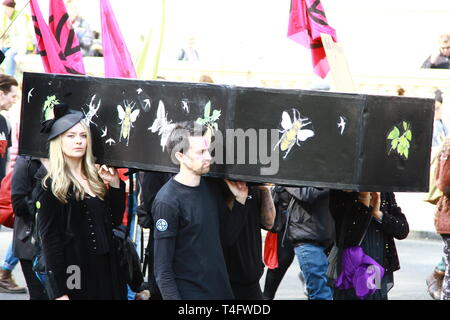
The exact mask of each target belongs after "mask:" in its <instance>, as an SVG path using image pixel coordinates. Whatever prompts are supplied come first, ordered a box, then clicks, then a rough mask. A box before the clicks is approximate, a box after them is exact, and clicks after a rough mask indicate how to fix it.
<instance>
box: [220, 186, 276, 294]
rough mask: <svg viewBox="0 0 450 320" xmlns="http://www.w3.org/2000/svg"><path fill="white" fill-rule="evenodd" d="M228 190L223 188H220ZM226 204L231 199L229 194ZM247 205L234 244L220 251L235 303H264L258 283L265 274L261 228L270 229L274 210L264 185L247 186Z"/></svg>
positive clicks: (270, 197)
mask: <svg viewBox="0 0 450 320" xmlns="http://www.w3.org/2000/svg"><path fill="white" fill-rule="evenodd" d="M223 189H224V190H225V191H227V189H228V188H227V187H226V185H225V186H224V187H223ZM227 193H228V195H225V197H226V199H227V203H229V204H230V203H232V202H233V200H234V197H233V195H232V194H231V192H230V191H228V192H227ZM248 194H249V195H248V197H247V201H246V206H247V207H248V214H247V216H246V219H245V221H244V225H243V227H242V230H241V232H240V233H239V236H238V238H237V240H236V242H235V243H234V244H232V245H230V246H224V247H223V252H224V256H225V262H226V264H227V269H228V275H229V277H230V283H231V288H232V289H233V294H234V297H235V298H236V299H237V300H263V295H262V292H261V287H260V285H259V280H260V279H261V277H262V275H263V273H264V263H263V259H262V237H261V228H263V229H266V230H270V229H271V228H272V227H273V223H274V219H275V207H274V203H273V199H272V195H271V193H270V190H269V189H268V188H267V187H265V186H249V191H248Z"/></svg>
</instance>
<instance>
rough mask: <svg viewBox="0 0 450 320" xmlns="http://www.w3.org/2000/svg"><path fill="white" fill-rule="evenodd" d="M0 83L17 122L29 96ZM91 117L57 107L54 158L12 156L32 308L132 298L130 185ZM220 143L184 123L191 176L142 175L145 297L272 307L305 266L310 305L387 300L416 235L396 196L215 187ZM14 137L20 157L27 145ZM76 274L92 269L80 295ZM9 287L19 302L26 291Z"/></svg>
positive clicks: (180, 150)
mask: <svg viewBox="0 0 450 320" xmlns="http://www.w3.org/2000/svg"><path fill="white" fill-rule="evenodd" d="M2 79H3V80H2ZM0 80H2V81H3V82H1V81H0V84H1V83H5V84H4V85H3V86H0V90H1V91H0V96H1V95H2V94H3V95H5V96H8V95H11V97H10V98H9V100H8V101H9V102H3V104H2V108H3V109H7V108H9V107H10V106H11V105H12V104H13V103H14V102H16V99H17V89H18V88H17V86H18V84H17V82H16V81H15V80H14V78H12V77H9V76H7V75H2V76H1V77H0ZM83 118H84V114H83V113H82V112H80V111H75V110H74V109H72V108H70V106H67V105H64V104H59V105H56V106H55V107H54V118H53V119H50V120H46V121H44V122H43V123H42V130H41V132H42V134H43V135H44V136H45V137H46V139H48V141H49V155H48V159H38V158H32V157H27V156H18V157H17V156H16V157H14V155H13V156H12V157H10V159H13V161H14V165H13V166H12V169H11V170H12V172H13V173H12V183H11V185H12V187H11V198H12V206H13V209H14V212H15V214H16V218H15V219H16V220H15V224H14V235H13V237H14V240H13V243H14V246H13V248H14V250H13V253H14V255H15V256H16V257H17V259H18V260H20V263H21V267H22V271H23V273H24V277H25V280H26V284H27V287H28V292H29V295H30V299H71V300H72V299H88V300H90V299H127V296H128V290H129V288H128V286H129V285H130V279H129V277H127V272H126V270H125V269H124V268H123V265H122V264H121V260H122V258H123V257H121V255H122V254H123V251H120V250H119V249H118V243H117V241H116V240H115V236H114V229H115V228H117V227H118V226H120V225H121V224H122V223H123V216H124V212H125V211H126V209H125V203H126V196H125V195H126V190H125V183H124V181H122V180H121V178H120V177H119V174H118V172H117V170H115V169H113V168H108V167H106V166H104V165H102V166H100V165H98V164H96V163H95V159H94V157H93V151H92V142H91V133H90V129H89V125H87V124H86V123H85V121H84V119H83ZM0 120H2V118H0ZM5 123H6V120H5ZM4 127H5V128H4V129H3V130H4V131H5V132H6V133H8V126H7V125H5V126H4ZM15 134H17V132H16V133H15ZM212 134H213V129H212V128H210V127H205V126H202V125H199V124H197V123H196V122H193V121H192V122H190V121H189V122H183V123H178V124H177V125H176V126H175V127H174V129H173V130H172V132H171V134H170V136H169V138H168V141H167V145H166V147H167V151H168V152H169V153H172V152H174V155H175V157H176V159H177V160H178V162H179V164H180V167H179V172H178V173H177V174H169V173H161V172H142V173H141V174H140V178H139V179H138V181H139V183H138V186H139V187H138V191H139V197H140V199H141V208H140V210H144V211H145V212H146V216H147V221H145V223H143V225H145V226H148V227H149V229H150V239H149V245H148V246H147V252H146V255H147V256H148V263H147V265H146V267H145V268H146V272H148V281H147V283H148V285H147V286H142V287H141V288H142V289H144V287H145V289H147V290H149V292H150V294H149V296H150V297H151V299H164V300H166V299H186V300H191V299H200V300H202V299H208V300H209V299H240V300H245V299H250V300H263V299H273V298H274V297H275V293H276V290H277V287H278V285H279V283H280V281H281V278H282V277H283V275H284V273H285V271H286V269H287V267H288V266H289V264H290V263H291V262H292V260H293V257H294V256H296V257H297V260H298V262H299V265H300V269H301V274H302V277H303V279H304V282H305V287H306V288H305V290H306V293H307V297H308V299H311V300H332V299H335V300H349V299H351V300H352V299H374V300H386V299H388V292H389V290H390V289H391V288H392V287H393V285H394V276H393V273H394V272H395V271H397V270H398V269H399V268H400V262H399V258H398V254H397V251H396V246H395V242H394V238H395V239H399V240H400V239H404V238H406V237H407V235H408V232H409V226H408V222H407V220H406V218H405V215H404V214H403V213H402V211H401V209H400V207H399V206H397V204H396V201H395V196H394V194H393V193H389V192H353V191H348V190H329V189H323V188H314V187H283V186H270V187H269V186H267V185H264V184H259V185H255V184H250V183H246V182H243V181H231V180H227V179H225V180H223V179H217V178H210V177H207V176H205V174H207V173H208V172H209V168H210V163H211V160H212V157H211V154H210V153H209V152H210V150H209V149H210V144H211V137H212ZM6 136H7V137H9V139H8V142H7V146H8V145H9V146H13V145H14V143H17V139H15V140H14V141H15V142H14V141H13V139H11V138H10V137H11V133H9V134H7V135H6ZM175 147H176V148H177V149H176V152H175V151H173V150H174V148H175ZM5 152H6V149H5ZM6 158H7V157H3V158H2V159H6ZM2 163H3V167H2V169H3V170H5V168H6V163H5V161H3V162H2ZM439 181H441V180H439ZM439 187H441V186H439ZM444 196H445V195H444ZM144 216H145V215H144ZM262 229H263V230H266V231H268V232H271V233H275V234H277V235H278V236H279V237H278V239H277V242H278V243H277V246H278V248H279V249H280V250H279V252H278V253H279V255H278V257H279V259H278V262H279V265H278V266H277V267H275V268H271V269H268V270H267V275H266V279H265V285H264V291H263V290H262V289H261V287H260V280H261V277H262V276H263V274H264V267H265V266H264V259H263V254H262V253H263V239H262V232H261V230H262ZM447 239H448V238H447ZM447 247H448V246H447ZM447 247H446V248H447ZM447 250H448V249H447ZM283 252H284V253H283ZM285 256H287V257H288V258H287V259H286V258H284V257H285ZM40 266H42V268H41V269H40V268H39V267H40ZM74 266H77V267H79V268H80V278H79V279H77V280H76V281H75V282H73V281H71V279H72V278H71V277H72V276H73V274H72V273H71V270H72V269H71V268H73V267H74ZM138 268H140V266H138ZM331 268H335V269H336V272H335V274H334V275H333V274H332V273H330V269H331ZM73 270H75V269H73ZM73 270H72V271H73ZM75 271H76V270H75ZM39 275H41V276H42V275H44V277H40V276H39ZM377 276H379V278H377ZM43 278H44V279H43ZM142 285H144V283H142ZM10 287H11V288H12V290H11V291H10V292H12V293H17V292H19V291H18V289H21V288H20V287H19V288H17V284H15V283H14V285H13V284H11V285H10ZM14 288H15V289H16V290H14ZM137 291H139V290H137ZM444 297H445V295H444Z"/></svg>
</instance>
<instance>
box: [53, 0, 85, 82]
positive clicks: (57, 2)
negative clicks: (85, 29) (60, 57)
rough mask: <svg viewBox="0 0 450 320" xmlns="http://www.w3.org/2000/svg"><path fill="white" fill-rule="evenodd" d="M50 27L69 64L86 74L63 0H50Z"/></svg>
mask: <svg viewBox="0 0 450 320" xmlns="http://www.w3.org/2000/svg"><path fill="white" fill-rule="evenodd" d="M49 27H50V30H51V31H52V33H53V35H54V36H55V38H56V41H57V42H58V44H59V46H60V48H61V49H62V50H63V53H64V56H65V57H66V59H67V64H66V65H67V66H70V68H72V69H74V70H75V71H76V73H80V74H86V72H85V71H84V64H83V56H82V54H81V50H80V44H79V43H78V39H77V37H76V36H75V31H74V30H73V28H72V25H71V23H70V20H69V15H68V14H67V10H66V6H65V5H64V2H63V0H50V17H49Z"/></svg>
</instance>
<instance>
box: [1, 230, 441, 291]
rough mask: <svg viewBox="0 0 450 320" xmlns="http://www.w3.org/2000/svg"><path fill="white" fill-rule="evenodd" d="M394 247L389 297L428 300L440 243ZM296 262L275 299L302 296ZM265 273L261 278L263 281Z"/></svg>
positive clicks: (6, 234) (6, 233)
mask: <svg viewBox="0 0 450 320" xmlns="http://www.w3.org/2000/svg"><path fill="white" fill-rule="evenodd" d="M11 238H12V232H11V230H10V229H6V228H2V230H1V231H0V257H1V259H3V257H4V256H5V252H6V248H7V246H8V244H9V241H10V240H11ZM397 249H398V253H399V257H400V264H401V267H402V269H401V270H400V271H398V272H396V273H395V286H394V288H393V289H392V290H391V292H390V299H392V300H430V299H431V298H430V297H429V295H428V293H427V291H426V288H425V278H426V277H427V276H428V275H429V273H430V272H431V270H433V267H434V265H435V264H436V263H437V262H438V261H439V259H440V256H441V252H442V244H441V242H440V241H436V240H403V241H397ZM298 271H299V267H298V262H297V260H294V262H293V263H292V265H291V267H290V268H289V270H288V272H287V273H286V277H285V278H284V279H283V281H282V282H281V285H280V288H279V290H278V292H277V295H276V299H285V300H295V299H305V296H304V295H303V288H302V286H301V284H300V281H299V279H298V277H297V274H298ZM13 274H14V276H15V278H16V281H17V282H18V283H19V285H25V280H24V278H23V275H22V272H21V270H20V265H18V266H17V267H16V269H15V271H14V273H13ZM264 279H265V276H263V278H262V279H261V285H262V286H263V285H264ZM26 299H28V295H27V294H7V293H0V300H26Z"/></svg>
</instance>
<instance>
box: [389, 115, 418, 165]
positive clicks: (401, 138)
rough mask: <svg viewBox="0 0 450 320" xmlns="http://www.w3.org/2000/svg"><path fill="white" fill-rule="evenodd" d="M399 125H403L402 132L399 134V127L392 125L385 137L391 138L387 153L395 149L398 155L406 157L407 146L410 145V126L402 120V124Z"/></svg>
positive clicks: (407, 153)
mask: <svg viewBox="0 0 450 320" xmlns="http://www.w3.org/2000/svg"><path fill="white" fill-rule="evenodd" d="M399 127H403V134H401V132H400V130H399V128H397V127H396V126H394V128H392V130H391V131H390V132H389V134H388V136H387V139H388V140H391V141H390V145H391V148H390V150H389V153H391V151H392V150H395V151H397V153H398V154H399V155H400V156H402V157H404V158H405V159H408V156H409V147H410V146H411V144H410V142H411V140H412V131H411V126H410V124H409V123H407V122H406V121H403V123H402V125H401V126H399Z"/></svg>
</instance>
